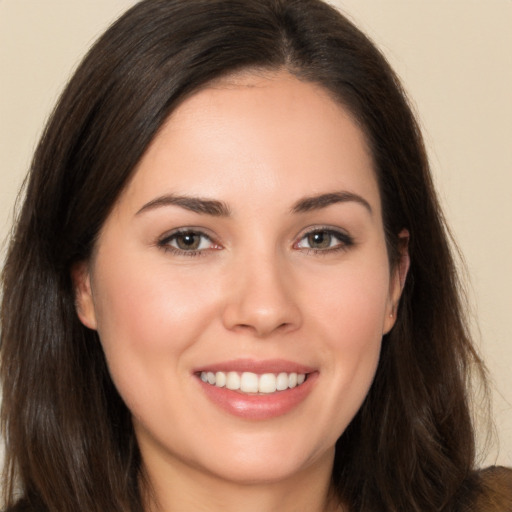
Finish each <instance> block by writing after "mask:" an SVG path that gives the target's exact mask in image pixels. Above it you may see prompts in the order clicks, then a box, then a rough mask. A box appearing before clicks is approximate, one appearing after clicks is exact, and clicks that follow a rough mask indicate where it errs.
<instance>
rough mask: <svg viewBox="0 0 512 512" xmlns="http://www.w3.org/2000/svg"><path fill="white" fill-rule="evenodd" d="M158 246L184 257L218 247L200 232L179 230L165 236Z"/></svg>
mask: <svg viewBox="0 0 512 512" xmlns="http://www.w3.org/2000/svg"><path fill="white" fill-rule="evenodd" d="M158 245H159V246H160V247H162V248H163V249H165V250H167V251H171V252H174V253H177V254H183V255H186V256H197V255H199V254H201V253H202V252H203V251H206V250H209V249H219V248H220V247H219V245H218V244H216V243H215V242H213V240H212V239H211V238H210V237H209V236H208V235H206V234H205V233H202V232H200V231H194V230H190V229H187V230H179V231H176V232H174V233H172V234H171V235H169V236H166V237H165V238H163V239H162V240H160V241H159V242H158Z"/></svg>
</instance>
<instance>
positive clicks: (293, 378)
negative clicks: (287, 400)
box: [199, 371, 308, 395]
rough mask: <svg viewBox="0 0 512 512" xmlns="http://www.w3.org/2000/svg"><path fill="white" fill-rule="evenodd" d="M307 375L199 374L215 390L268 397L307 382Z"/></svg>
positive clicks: (293, 373) (284, 373) (283, 373)
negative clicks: (223, 389) (221, 389)
mask: <svg viewBox="0 0 512 512" xmlns="http://www.w3.org/2000/svg"><path fill="white" fill-rule="evenodd" d="M307 376H308V374H307V373H295V372H291V373H286V372H280V373H263V374H257V373H252V372H243V373H239V372H234V371H231V372H210V371H209V372H204V371H203V372H200V374H199V377H200V379H201V380H202V381H203V382H204V383H205V384H209V385H211V386H214V387H217V388H226V389H229V390H231V391H238V392H239V393H243V394H256V393H257V394H264V395H269V394H272V393H277V392H280V391H286V390H287V389H293V388H296V387H299V386H301V385H302V384H303V383H304V382H305V381H306V380H307Z"/></svg>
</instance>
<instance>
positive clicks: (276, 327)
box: [223, 255, 302, 338]
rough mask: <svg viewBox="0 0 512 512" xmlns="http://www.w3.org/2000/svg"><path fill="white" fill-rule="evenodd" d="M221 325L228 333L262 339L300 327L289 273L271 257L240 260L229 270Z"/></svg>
mask: <svg viewBox="0 0 512 512" xmlns="http://www.w3.org/2000/svg"><path fill="white" fill-rule="evenodd" d="M230 277H231V278H230V279H229V284H228V286H229V288H230V290H229V292H228V300H227V302H226V304H225V307H224V311H223V323H224V326H225V327H226V328H227V329H229V330H232V331H233V330H234V331H240V332H245V333H251V334H253V335H254V336H256V337H258V338H265V337H268V336H270V335H272V334H273V333H276V332H280V333H288V332H291V331H294V330H296V329H298V328H299V327H300V326H301V324H302V315H301V310H300V308H299V305H298V303H297V301H296V292H297V290H296V286H295V285H294V283H295V280H294V278H293V272H291V270H290V269H288V268H287V265H286V263H285V262H282V261H279V258H277V257H275V256H268V257H266V258H264V257H257V256H255V255H253V256H252V257H251V258H243V259H241V260H240V261H239V262H238V263H233V264H232V266H231V268H230Z"/></svg>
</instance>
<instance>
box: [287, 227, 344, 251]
mask: <svg viewBox="0 0 512 512" xmlns="http://www.w3.org/2000/svg"><path fill="white" fill-rule="evenodd" d="M352 245H354V239H353V238H352V237H351V236H350V235H348V234H347V233H344V232H343V231H338V230H334V229H315V230H312V231H310V232H309V233H305V234H304V235H303V236H302V238H301V239H300V240H299V241H298V242H297V243H296V244H295V248H296V249H304V250H306V251H312V252H316V253H330V252H333V251H337V250H345V249H348V248H349V247H351V246H352Z"/></svg>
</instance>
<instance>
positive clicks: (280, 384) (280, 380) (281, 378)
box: [276, 373, 290, 391]
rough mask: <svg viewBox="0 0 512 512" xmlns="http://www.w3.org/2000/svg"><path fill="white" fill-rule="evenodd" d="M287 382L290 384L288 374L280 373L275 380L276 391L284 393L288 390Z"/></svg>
mask: <svg viewBox="0 0 512 512" xmlns="http://www.w3.org/2000/svg"><path fill="white" fill-rule="evenodd" d="M289 382H290V379H289V378H288V374H287V373H280V374H279V375H278V376H277V380H276V388H277V391H284V390H285V389H288V383H289Z"/></svg>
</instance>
